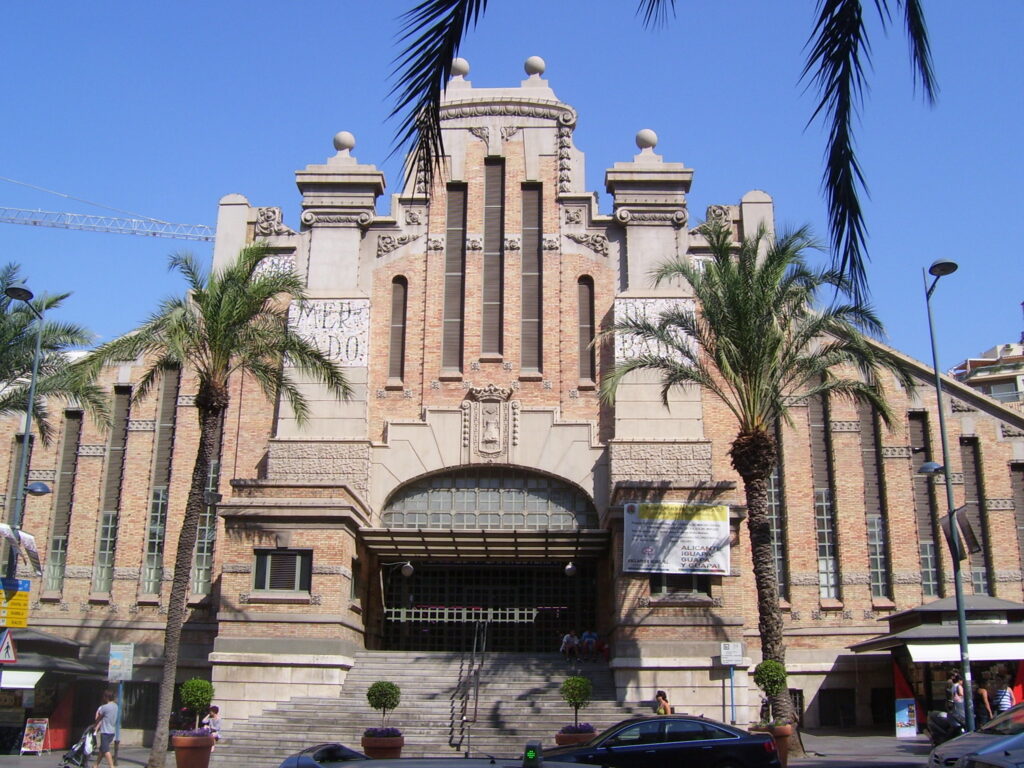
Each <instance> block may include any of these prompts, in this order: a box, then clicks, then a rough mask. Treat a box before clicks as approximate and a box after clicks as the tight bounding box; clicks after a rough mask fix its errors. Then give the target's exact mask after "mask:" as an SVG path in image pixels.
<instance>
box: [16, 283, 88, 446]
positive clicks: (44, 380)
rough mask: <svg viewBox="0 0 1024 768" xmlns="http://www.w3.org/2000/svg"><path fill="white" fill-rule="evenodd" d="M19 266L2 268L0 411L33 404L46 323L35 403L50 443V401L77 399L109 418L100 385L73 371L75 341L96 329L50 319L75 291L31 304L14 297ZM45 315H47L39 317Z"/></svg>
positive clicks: (42, 436) (23, 408) (21, 409)
mask: <svg viewBox="0 0 1024 768" xmlns="http://www.w3.org/2000/svg"><path fill="white" fill-rule="evenodd" d="M19 273H20V267H19V266H18V265H17V264H14V263H11V264H7V265H6V266H5V267H3V268H2V269H0V416H10V415H14V414H18V413H25V412H26V411H27V410H28V406H29V404H28V379H29V376H30V375H31V373H32V361H33V358H34V357H35V349H36V337H37V334H38V332H39V325H38V323H39V322H42V323H43V326H42V337H41V338H40V340H39V342H40V344H39V346H40V358H39V372H38V375H37V376H36V401H35V403H34V404H33V408H32V418H33V419H34V420H35V424H36V428H37V429H38V431H39V437H40V439H41V440H42V441H43V442H44V443H48V442H49V441H50V438H51V437H52V436H53V426H52V425H51V424H50V420H49V415H50V414H49V411H48V409H47V407H46V404H47V402H48V401H52V400H54V399H56V400H63V401H64V402H67V403H78V404H79V405H81V406H83V407H84V408H86V409H87V410H88V411H89V412H90V413H91V414H92V415H93V417H94V418H96V420H97V421H99V422H103V421H105V420H106V418H107V398H106V395H105V394H104V392H103V391H102V389H101V388H100V387H97V386H96V385H95V384H93V383H91V382H80V381H76V380H75V379H74V378H73V377H71V376H69V375H68V365H69V363H70V357H69V356H68V352H69V351H70V349H71V348H72V347H78V346H84V345H86V344H89V343H90V342H91V341H92V334H91V333H90V332H89V331H87V330H86V329H85V328H83V327H82V326H80V325H75V324H74V323H65V322H57V321H55V320H47V319H45V318H46V315H47V313H48V312H50V311H51V310H54V309H57V308H58V307H60V306H61V304H62V303H63V302H64V299H66V298H67V297H68V296H70V295H71V294H69V293H62V294H59V295H56V296H41V297H39V298H36V299H33V300H32V308H29V307H28V306H27V305H26V304H25V303H24V302H21V301H15V300H14V299H11V298H9V297H8V296H7V294H6V293H5V291H6V290H7V289H8V288H9V287H11V286H12V285H14V284H15V283H19V282H21V278H20V274H19ZM40 316H42V317H43V320H42V321H40V319H39V318H40Z"/></svg>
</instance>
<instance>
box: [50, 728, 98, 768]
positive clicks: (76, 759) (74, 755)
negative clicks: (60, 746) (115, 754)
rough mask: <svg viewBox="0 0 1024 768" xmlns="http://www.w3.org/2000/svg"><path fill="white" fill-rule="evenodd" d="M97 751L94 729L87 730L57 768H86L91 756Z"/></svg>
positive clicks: (65, 754)
mask: <svg viewBox="0 0 1024 768" xmlns="http://www.w3.org/2000/svg"><path fill="white" fill-rule="evenodd" d="M95 749H96V745H95V743H94V735H93V729H92V728H86V729H85V733H83V734H82V738H80V739H79V740H78V741H76V742H75V743H74V745H73V746H72V747H71V749H69V750H68V751H67V752H65V753H64V757H62V758H61V759H60V764H59V765H58V766H57V768H84V767H85V765H86V764H87V763H88V762H89V755H91V754H92V753H93V750H95Z"/></svg>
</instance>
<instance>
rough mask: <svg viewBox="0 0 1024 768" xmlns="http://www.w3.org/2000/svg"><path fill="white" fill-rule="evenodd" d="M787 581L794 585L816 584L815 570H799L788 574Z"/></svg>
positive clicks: (813, 585) (806, 585)
mask: <svg viewBox="0 0 1024 768" xmlns="http://www.w3.org/2000/svg"><path fill="white" fill-rule="evenodd" d="M789 583H790V584H792V585H793V586H794V587H816V586H818V574H817V572H815V571H801V572H794V573H791V574H789Z"/></svg>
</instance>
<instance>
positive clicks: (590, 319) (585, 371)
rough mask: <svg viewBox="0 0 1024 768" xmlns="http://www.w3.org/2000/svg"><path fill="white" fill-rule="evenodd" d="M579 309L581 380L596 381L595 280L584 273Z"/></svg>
mask: <svg viewBox="0 0 1024 768" xmlns="http://www.w3.org/2000/svg"><path fill="white" fill-rule="evenodd" d="M576 285H577V292H578V295H579V298H578V301H577V307H578V309H577V311H578V313H579V336H578V338H579V350H578V352H579V356H580V380H581V381H595V380H596V379H597V365H596V363H595V354H594V281H593V279H592V278H590V277H588V276H586V275H584V276H583V277H581V278H580V279H579V282H578V283H577V284H576Z"/></svg>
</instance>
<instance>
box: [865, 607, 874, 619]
mask: <svg viewBox="0 0 1024 768" xmlns="http://www.w3.org/2000/svg"><path fill="white" fill-rule="evenodd" d="M863 617H864V620H865V621H871V620H873V619H874V618H875V612H874V611H870V610H867V609H865V610H864V613H863Z"/></svg>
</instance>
